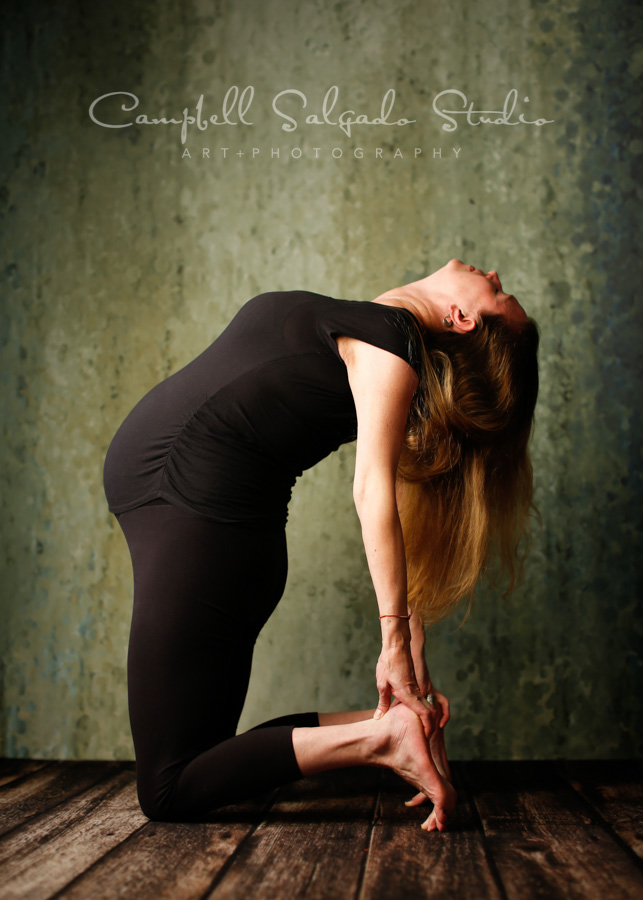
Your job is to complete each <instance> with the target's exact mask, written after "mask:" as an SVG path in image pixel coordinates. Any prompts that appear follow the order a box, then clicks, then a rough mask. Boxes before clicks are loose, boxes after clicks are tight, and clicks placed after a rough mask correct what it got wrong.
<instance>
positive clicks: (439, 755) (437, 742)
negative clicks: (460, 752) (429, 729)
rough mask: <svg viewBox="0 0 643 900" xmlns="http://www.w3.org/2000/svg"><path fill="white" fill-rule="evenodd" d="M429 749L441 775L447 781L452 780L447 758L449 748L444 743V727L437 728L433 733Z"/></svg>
mask: <svg viewBox="0 0 643 900" xmlns="http://www.w3.org/2000/svg"><path fill="white" fill-rule="evenodd" d="M429 750H430V751H431V756H432V757H433V760H434V762H435V764H436V766H437V768H438V771H439V773H440V775H442V777H443V778H446V780H447V781H451V769H450V768H449V761H448V759H447V750H446V747H445V745H444V732H443V730H442V728H436V730H435V731H434V733H433V734H432V735H431V740H430V741H429Z"/></svg>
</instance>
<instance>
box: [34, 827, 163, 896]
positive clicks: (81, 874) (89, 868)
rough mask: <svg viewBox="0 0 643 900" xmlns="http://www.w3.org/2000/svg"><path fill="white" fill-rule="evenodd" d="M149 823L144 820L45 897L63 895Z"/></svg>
mask: <svg viewBox="0 0 643 900" xmlns="http://www.w3.org/2000/svg"><path fill="white" fill-rule="evenodd" d="M149 824H150V823H149V822H144V823H143V824H142V825H141V826H140V828H137V829H136V831H133V832H132V833H131V834H128V835H127V837H126V838H124V839H123V840H122V841H121V842H120V843H118V844H116V845H115V846H114V847H111V848H110V849H109V850H107V851H106V852H105V853H103V854H102V856H99V857H98V859H95V860H94V862H93V863H91V864H90V865H89V866H87V868H86V869H84V870H83V871H82V872H79V873H78V875H75V876H74V878H72V879H71V881H68V882H67V884H65V885H63V887H61V888H60V889H59V890H57V891H56V893H55V894H51V895H49V896H48V897H47V900H56V897H61V896H63V895H64V894H65V893H66V892H67V891H68V890H70V888H72V887H73V886H74V884H76V882H77V881H80V880H81V878H85V877H86V876H87V875H88V874H89V872H91V871H92V869H97V868H99V867H100V866H101V865H102V864H103V863H104V861H105V860H106V859H107V858H108V857H109V856H111V854H112V853H114V852H115V851H116V850H118V849H120V848H121V847H122V846H123V845H124V844H127V842H128V841H130V840H131V839H132V838H133V837H134V835H136V834H139V833H140V832H141V831H143V830H144V829H145V828H147V827H148V825H149Z"/></svg>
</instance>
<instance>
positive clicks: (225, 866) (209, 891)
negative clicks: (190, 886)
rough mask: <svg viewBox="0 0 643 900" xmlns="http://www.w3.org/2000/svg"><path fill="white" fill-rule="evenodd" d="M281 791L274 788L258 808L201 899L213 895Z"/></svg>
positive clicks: (263, 820)
mask: <svg viewBox="0 0 643 900" xmlns="http://www.w3.org/2000/svg"><path fill="white" fill-rule="evenodd" d="M281 791H282V788H279V789H278V790H276V791H275V792H274V793H273V794H272V796H271V797H270V798H269V799H268V800H267V802H266V803H265V805H264V806H263V807H262V808H261V809H260V810H259V812H258V813H257V821H256V822H255V823H254V825H253V826H252V827H251V828H250V829H249V830H248V833H247V834H246V835H244V837H243V838H242V839H241V840H240V841H239V843H238V844H237V846H236V847H235V848H234V852H233V853H231V854H230V856H229V857H228V858H227V859H226V861H225V862H224V863H223V865H222V866H221V868H220V869H219V871H218V872H217V874H216V875H215V876H214V878H213V879H212V881H211V882H210V885H209V887H208V888H207V890H206V891H205V893H204V894H202V896H201V900H205V898H207V897H211V896H212V895H213V893H214V892H215V890H216V889H217V888H218V886H219V885H220V884H221V882H222V881H223V879H224V878H225V876H226V874H227V872H228V870H229V869H230V868H231V866H232V864H233V862H234V861H235V860H236V858H237V856H238V854H239V852H240V850H241V848H242V847H244V846H245V845H246V844H247V843H248V841H249V840H250V838H251V837H252V835H253V834H254V833H255V832H256V830H257V829H258V828H259V826H260V825H262V824H263V823H264V822H265V821H266V818H267V816H268V814H269V813H270V810H271V809H272V807H273V806H274V805H275V803H276V802H277V800H278V799H279V795H280V794H281Z"/></svg>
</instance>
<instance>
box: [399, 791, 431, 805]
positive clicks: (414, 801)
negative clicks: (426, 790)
mask: <svg viewBox="0 0 643 900" xmlns="http://www.w3.org/2000/svg"><path fill="white" fill-rule="evenodd" d="M427 799H428V797H427V796H426V794H422V793H420V794H416V795H415V797H411V799H410V800H405V802H404V806H422V804H423V803H426V801H427Z"/></svg>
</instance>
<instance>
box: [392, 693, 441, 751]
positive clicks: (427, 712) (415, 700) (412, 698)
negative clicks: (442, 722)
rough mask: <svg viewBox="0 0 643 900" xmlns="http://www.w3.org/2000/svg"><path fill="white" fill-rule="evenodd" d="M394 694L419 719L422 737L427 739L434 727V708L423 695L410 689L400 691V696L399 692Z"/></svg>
mask: <svg viewBox="0 0 643 900" xmlns="http://www.w3.org/2000/svg"><path fill="white" fill-rule="evenodd" d="M395 696H396V697H397V698H398V700H401V701H402V703H404V705H405V706H408V708H409V709H411V710H413V712H414V713H415V715H416V716H417V717H418V718H419V719H420V721H421V722H422V728H423V730H424V737H425V738H426V739H427V741H428V740H429V738H430V737H431V735H432V734H433V732H434V731H435V727H436V721H435V719H436V715H435V709H434V708H433V707H432V706H431V705H430V704H429V703H428V701H427V700H425V698H424V697H421V696H420V695H419V694H415V693H412V692H411V691H406V692H404V693H402V695H401V696H400V695H399V694H396V695H395Z"/></svg>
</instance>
